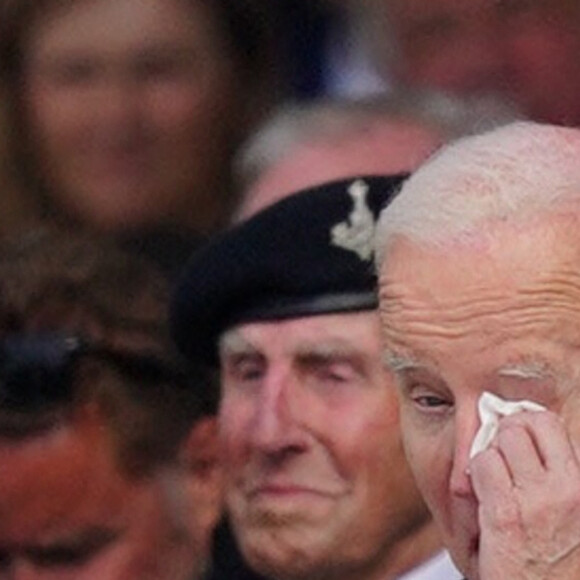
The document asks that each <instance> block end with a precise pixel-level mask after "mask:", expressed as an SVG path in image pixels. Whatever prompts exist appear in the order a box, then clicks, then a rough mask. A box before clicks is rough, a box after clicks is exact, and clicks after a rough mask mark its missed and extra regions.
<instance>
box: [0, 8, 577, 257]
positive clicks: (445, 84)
mask: <svg viewBox="0 0 580 580" xmlns="http://www.w3.org/2000/svg"><path fill="white" fill-rule="evenodd" d="M1 6H2V13H1V15H0V27H1V29H0V63H1V91H2V92H1V95H0V97H1V101H0V102H1V105H2V110H1V123H2V131H1V135H0V137H1V143H0V172H1V176H0V180H1V191H2V195H1V197H0V208H1V211H0V232H1V233H2V234H6V233H8V234H11V233H14V232H16V231H20V230H22V229H27V228H30V227H31V225H33V224H36V223H38V222H42V223H44V222H46V221H49V222H50V223H57V224H59V225H60V226H64V227H74V228H79V227H80V228H83V229H90V230H94V231H100V232H107V233H108V234H113V235H120V236H123V237H130V238H134V237H135V235H138V237H139V239H140V243H143V244H147V245H148V246H150V245H151V244H150V243H149V242H148V240H149V238H150V237H151V236H152V235H154V237H155V238H156V239H157V240H159V239H161V238H163V240H164V241H163V243H164V244H166V245H167V247H170V248H171V249H172V252H170V253H175V255H177V254H178V253H179V252H180V251H184V250H183V249H182V248H181V244H182V242H183V239H185V238H191V239H194V238H199V237H204V236H207V235H211V234H212V233H215V232H216V231H218V230H220V229H222V228H223V227H224V226H225V225H227V223H228V222H229V221H230V220H231V218H232V215H234V214H235V213H236V206H237V204H238V200H239V197H240V195H241V194H242V192H243V190H244V189H245V188H246V187H247V185H248V181H247V180H248V179H249V177H248V175H247V169H248V167H247V166H248V157H251V159H250V161H249V165H251V166H253V169H252V171H254V173H255V172H256V171H257V170H258V169H256V167H257V166H261V167H262V168H263V166H264V165H268V164H271V163H272V162H273V159H272V156H276V155H277V156H281V155H283V153H282V150H283V149H284V148H285V147H286V145H287V144H288V141H289V140H290V139H291V140H293V141H294V142H297V141H304V140H307V138H308V137H307V136H305V134H306V133H308V132H310V131H314V130H312V129H309V127H310V128H312V127H313V126H314V127H316V126H319V125H321V124H322V125H324V126H325V128H324V130H322V132H323V133H325V134H326V135H327V136H326V139H327V140H328V141H333V142H334V141H336V140H337V139H339V137H338V135H339V134H342V135H343V139H344V138H345V137H344V134H347V136H346V138H345V139H346V140H349V139H350V138H351V135H348V130H347V128H346V126H347V125H353V124H354V125H358V126H359V130H360V131H362V132H365V133H372V132H373V131H375V130H376V131H377V134H376V142H377V143H382V144H385V143H388V146H389V147H392V148H394V149H397V148H398V147H402V148H403V151H402V152H401V153H400V156H402V157H406V156H407V155H408V151H409V150H410V149H413V148H414V147H415V144H416V143H417V142H418V141H420V142H421V143H420V144H419V145H417V147H418V148H419V150H418V151H415V152H414V155H415V158H416V157H417V156H419V157H421V156H423V157H424V156H425V154H427V153H429V152H430V150H432V148H433V147H434V146H436V144H437V143H436V142H437V141H438V142H442V141H445V140H446V139H448V138H450V137H453V136H457V135H458V134H464V133H467V132H472V131H474V130H480V129H482V128H483V126H484V125H486V124H488V123H491V124H493V123H495V122H498V121H499V120H502V119H503V120H505V119H506V117H507V118H513V117H528V118H531V119H534V120H540V121H548V122H553V123H559V124H572V125H573V124H577V123H579V122H580V70H578V69H580V61H579V60H578V58H577V54H578V53H579V50H578V49H579V48H580V35H578V33H577V32H578V26H579V24H580V6H578V3H577V2H575V1H573V0H552V1H548V0H430V1H429V2H426V1H424V0H364V1H360V0H358V1H357V0H308V1H305V0H277V1H276V2H271V1H270V0H215V1H213V2H208V1H204V0H139V1H137V0H78V1H75V2H60V1H43V2H41V1H39V0H2V3H1ZM313 106H314V107H313ZM304 108H307V109H310V112H309V113H308V114H306V113H304V111H302V110H301V109H304ZM313 108H314V110H312V109H313ZM280 109H281V110H282V113H280ZM289 109H292V110H293V113H292V112H289ZM361 109H362V110H361ZM280 115H281V116H282V117H284V118H285V120H284V121H283V122H281V121H280V118H279V117H280ZM304 117H306V118H304ZM301 118H302V120H301ZM381 118H382V119H383V126H382V128H381V129H376V128H377V126H378V125H380V123H381V122H380V120H379V119H381ZM264 124H265V125H266V127H264ZM341 127H342V128H341ZM264 132H266V133H267V140H266V141H265V142H263V143H262V145H261V146H258V147H256V146H255V144H253V145H254V146H253V150H252V153H251V155H248V152H247V151H245V148H246V143H247V141H248V139H249V140H250V141H252V140H255V136H256V134H257V133H258V134H260V133H261V134H262V136H263V134H264ZM297 133H300V135H297ZM331 133H332V134H333V135H334V136H329V135H330V134H331ZM427 133H430V135H429V139H430V140H431V141H430V143H426V142H425V141H424V139H425V137H426V134H427ZM291 135H292V136H291ZM316 140H318V138H316ZM396 155H397V154H396V153H394V152H391V151H388V152H385V154H384V155H383V158H384V159H386V158H387V157H393V158H394V157H395V156H396ZM347 157H349V158H350V156H347ZM416 161H417V159H414V160H412V161H411V165H412V164H413V163H415V162H416ZM397 163H398V162H397ZM397 163H396V164H397ZM403 165H405V163H403ZM240 167H241V169H240ZM398 168H399V169H400V167H398ZM403 168H404V167H403ZM362 169H363V170H366V171H367V172H369V171H373V170H375V171H377V170H379V169H382V170H385V168H384V167H369V168H362ZM395 169H397V167H395ZM289 171H290V172H291V173H292V171H291V170H290V169H289ZM294 174H296V172H294ZM290 189H292V187H290ZM191 243H194V242H191ZM153 246H155V244H153ZM152 251H153V250H152ZM185 253H186V252H185Z"/></svg>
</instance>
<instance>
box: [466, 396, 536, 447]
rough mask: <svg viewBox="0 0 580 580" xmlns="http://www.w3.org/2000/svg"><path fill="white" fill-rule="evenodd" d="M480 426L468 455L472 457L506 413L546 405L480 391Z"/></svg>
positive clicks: (485, 445)
mask: <svg viewBox="0 0 580 580" xmlns="http://www.w3.org/2000/svg"><path fill="white" fill-rule="evenodd" d="M477 410H478V412H479V420H480V421H481V426H480V427H479V430H478V431H477V433H476V434H475V437H474V439H473V443H472V444H471V449H470V451H469V457H470V458H472V457H474V456H475V455H477V454H478V453H479V452H480V451H485V450H486V449H487V448H488V447H489V444H490V443H491V441H492V439H493V438H494V437H495V434H496V433H497V428H498V425H499V420H500V418H501V417H505V416H506V415H513V414H514V413H519V412H520V411H536V412H537V411H545V410H546V407H544V406H543V405H540V404H539V403H534V402H533V401H525V400H524V401H506V400H504V399H502V398H501V397H498V396H497V395H494V394H492V393H488V392H487V391H486V392H484V393H482V395H481V397H479V402H478V404H477Z"/></svg>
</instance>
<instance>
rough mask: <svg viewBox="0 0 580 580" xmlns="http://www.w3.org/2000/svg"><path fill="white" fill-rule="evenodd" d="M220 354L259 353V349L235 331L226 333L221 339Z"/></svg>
mask: <svg viewBox="0 0 580 580" xmlns="http://www.w3.org/2000/svg"><path fill="white" fill-rule="evenodd" d="M219 352H220V354H222V355H223V354H234V355H235V354H248V353H257V352H258V351H257V349H256V348H255V347H254V346H253V345H252V344H251V343H250V342H249V341H247V340H246V339H245V338H244V337H243V336H241V334H240V333H239V332H237V331H235V330H231V331H226V332H225V333H224V334H222V335H221V336H220V338H219Z"/></svg>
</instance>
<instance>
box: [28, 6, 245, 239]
mask: <svg viewBox="0 0 580 580" xmlns="http://www.w3.org/2000/svg"><path fill="white" fill-rule="evenodd" d="M23 57H24V58H23V80H24V82H23V115H24V121H25V125H26V127H27V131H28V138H29V139H31V140H32V141H31V147H32V150H33V152H34V154H35V155H36V163H37V165H38V169H39V171H40V175H41V178H42V179H43V180H44V181H45V182H46V184H47V185H48V189H49V191H50V192H51V195H52V196H53V197H54V200H55V202H56V204H57V206H58V207H61V208H63V209H64V210H65V212H66V213H69V214H71V215H72V216H73V217H74V218H76V219H77V220H80V221H81V222H85V223H88V224H89V225H92V226H96V227H99V228H101V229H123V228H124V227H130V226H145V225H153V224H155V223H160V222H176V221H179V222H182V223H183V222H185V223H189V225H194V226H198V227H199V225H200V224H198V223H196V221H195V220H196V219H198V220H201V221H204V220H205V221H207V220H209V219H211V217H210V216H209V215H207V214H209V213H211V202H210V201H208V199H212V197H213V198H215V197H217V196H219V192H218V191H216V188H218V187H219V182H218V176H219V175H220V174H222V175H223V174H226V173H227V167H224V164H226V163H227V160H228V156H229V149H230V143H229V142H230V141H231V140H232V138H231V130H232V126H231V122H232V119H234V118H237V117H239V115H237V114H236V112H235V111H234V103H235V102H236V101H238V102H240V101H241V100H242V98H240V96H239V94H238V92H237V84H236V79H237V71H236V70H235V66H234V64H233V62H232V59H231V57H230V55H229V53H228V52H227V49H226V46H225V45H224V42H223V39H221V38H220V37H219V33H218V30H217V29H216V28H215V23H214V21H213V20H212V15H210V14H209V13H207V12H206V8H205V7H204V6H203V5H200V3H199V2H197V0H196V1H192V0H79V1H75V2H69V3H66V4H65V5H64V6H62V5H61V6H59V5H56V6H54V7H53V8H51V9H50V10H49V11H48V13H46V14H42V15H41V16H39V17H37V18H36V20H35V21H33V23H32V25H31V27H30V28H29V33H28V35H27V36H26V37H25V39H24V43H23ZM208 194H209V195H208ZM214 209H215V207H214ZM204 212H206V213H205V214H204Z"/></svg>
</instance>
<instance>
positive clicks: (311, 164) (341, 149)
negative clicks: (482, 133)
mask: <svg viewBox="0 0 580 580" xmlns="http://www.w3.org/2000/svg"><path fill="white" fill-rule="evenodd" d="M512 114H513V113H512V111H511V109H509V108H508V107H505V108H503V107H501V108H500V106H499V104H496V103H495V102H494V103H484V102H483V101H478V103H477V105H475V104H474V103H469V104H467V103H464V102H462V101H460V100H457V99H452V98H449V97H446V96H443V95H441V94H438V93H432V92H415V91H413V92H411V91H409V92H394V93H393V94H391V95H388V96H386V97H381V98H376V99H369V100H360V101H356V100H355V101H328V102H322V103H317V104H314V105H302V106H300V105H296V106H291V107H287V108H284V109H282V110H280V111H278V112H277V113H276V114H274V115H273V116H272V117H271V118H270V119H269V120H268V121H267V122H266V123H265V124H264V125H263V127H262V128H260V129H258V130H257V131H256V133H255V134H254V135H253V136H252V137H251V138H250V139H249V140H248V142H247V143H246V144H245V146H243V147H242V149H241V150H240V152H239V154H238V157H237V160H236V169H237V174H238V180H239V181H240V183H241V188H242V189H243V191H244V194H243V196H242V199H241V201H240V204H239V206H238V209H237V211H236V212H235V218H236V219H237V220H240V219H244V218H247V217H248V216H250V215H253V214H254V213H256V212H257V211H259V210H261V209H263V208H264V207H266V206H267V205H270V204H271V203H273V202H275V201H277V200H279V199H281V198H283V197H285V196H287V195H288V194H290V193H292V192H294V191H299V190H300V189H304V188H306V187H311V186H315V185H319V184H321V183H325V182H327V181H332V180H336V179H344V178H347V177H349V176H351V175H373V174H375V175H376V174H393V173H400V172H408V171H411V170H413V169H415V167H417V166H418V165H419V164H420V163H421V162H423V161H424V160H425V159H426V158H427V157H428V156H429V155H430V154H431V153H433V152H434V151H435V150H436V149H437V148H438V147H439V146H440V145H441V144H442V143H444V142H445V141H447V140H449V139H450V138H452V137H458V136H460V135H465V134H467V133H470V132H473V131H474V130H475V128H476V127H481V125H483V124H486V123H487V124H493V123H499V122H500V121H503V120H504V119H505V118H512Z"/></svg>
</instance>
